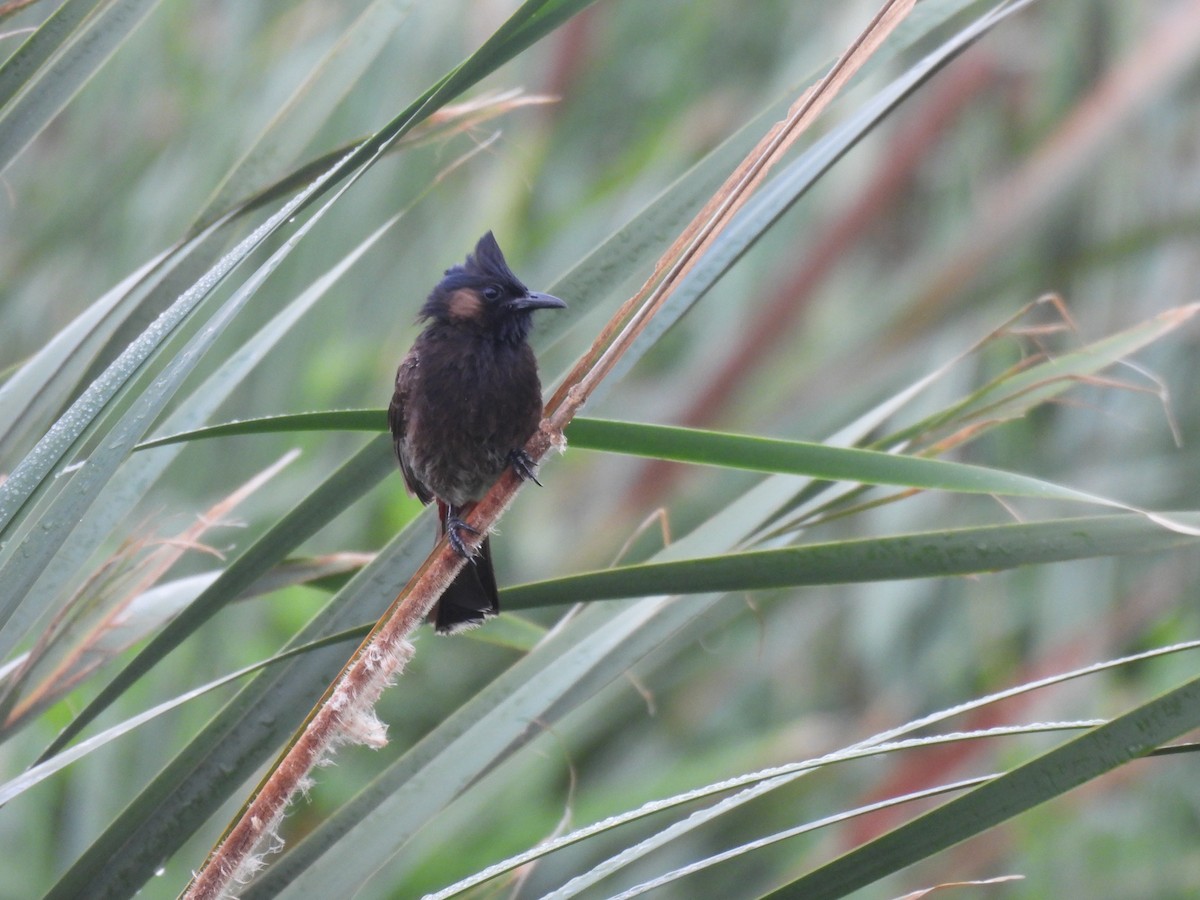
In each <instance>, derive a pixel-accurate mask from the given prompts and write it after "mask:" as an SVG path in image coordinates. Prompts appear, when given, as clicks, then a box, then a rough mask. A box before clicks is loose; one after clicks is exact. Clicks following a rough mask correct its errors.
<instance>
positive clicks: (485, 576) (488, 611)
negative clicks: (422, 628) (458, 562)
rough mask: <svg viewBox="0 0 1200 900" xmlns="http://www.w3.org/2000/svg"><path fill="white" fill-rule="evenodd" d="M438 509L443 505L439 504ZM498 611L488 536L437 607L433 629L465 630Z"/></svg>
mask: <svg viewBox="0 0 1200 900" xmlns="http://www.w3.org/2000/svg"><path fill="white" fill-rule="evenodd" d="M438 506H439V507H440V506H441V503H440V502H439V503H438ZM439 512H441V510H440V509H439ZM439 519H440V520H441V521H443V522H444V521H445V514H444V513H442V515H440V516H439ZM499 612H500V593H499V590H498V589H497V587H496V572H495V570H493V569H492V546H491V542H490V541H489V539H488V538H486V537H485V538H484V539H483V541H482V542H481V543H480V544H479V549H478V550H477V551H476V555H475V557H474V558H473V559H470V560H468V561H467V564H466V565H465V566H463V567H462V570H461V571H460V572H459V573H458V575H456V576H455V578H454V580H453V581H452V582H450V586H449V587H447V588H446V590H445V592H444V593H443V594H442V597H441V599H440V600H438V603H437V606H435V607H434V609H433V620H434V629H435V630H436V631H437V633H438V634H454V633H456V632H459V631H466V630H467V629H469V628H474V627H476V626H477V625H481V624H482V623H483V620H484V619H486V618H487V617H488V616H494V615H496V614H497V613H499Z"/></svg>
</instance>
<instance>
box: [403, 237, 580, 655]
mask: <svg viewBox="0 0 1200 900" xmlns="http://www.w3.org/2000/svg"><path fill="white" fill-rule="evenodd" d="M564 306H566V304H565V303H563V302H562V301H561V300H559V299H558V298H557V297H551V296H550V295H549V294H539V293H535V292H532V291H530V290H529V289H528V288H526V287H525V285H523V284H522V283H521V281H520V280H519V279H518V278H517V276H516V275H514V274H513V273H512V270H511V269H509V267H508V264H507V263H506V262H505V260H504V254H503V253H501V251H500V247H499V245H497V243H496V239H495V238H494V237H493V236H492V233H491V232H490V231H489V232H488V233H487V234H485V235H484V236H483V237H482V238H480V239H479V243H478V244H476V245H475V252H474V253H472V254H471V255H469V256H468V257H467V259H466V262H465V263H464V264H463V265H461V266H454V267H453V268H450V269H448V270H446V274H445V277H443V278H442V280H441V281H440V282H439V283H438V285H437V287H435V288H434V289H433V291H432V292H431V293H430V295H429V297H428V298H427V299H426V301H425V305H424V306H423V307H421V313H420V317H421V318H422V319H424V320H427V321H428V323H429V324H428V325H426V327H425V330H424V331H422V332H421V334H420V335H419V336H418V337H417V339H416V341H415V342H414V343H413V346H412V349H411V350H409V351H408V355H407V356H405V357H404V360H403V361H402V362H401V363H400V368H399V369H398V370H397V372H396V389H395V392H394V394H393V395H392V402H391V405H390V406H389V407H388V424H389V426H390V427H391V431H392V439H393V441H394V442H395V447H396V457H397V459H399V461H400V471H401V472H403V474H404V482H405V484H406V485H407V486H408V489H409V491H410V492H411V493H413V494H415V495H416V496H417V498H418V499H420V501H421V502H422V503H429V502H430V501H432V500H436V501H437V503H438V513H439V521H440V522H441V527H442V530H443V531H444V532H447V533H448V535H449V539H450V543H451V544H452V545H453V546H454V548H455V549H456V550H457V551H458V552H459V553H461V554H462V555H463V556H467V557H469V558H470V562H469V563H468V564H467V565H466V566H465V567H464V568H463V570H462V572H460V573H459V575H458V577H457V578H455V580H454V582H453V583H452V584H451V585H450V586H449V587H448V588H447V589H446V592H445V593H444V594H443V595H442V598H441V600H440V601H438V606H437V611H436V619H435V622H436V628H437V631H438V632H439V633H443V634H444V633H451V632H454V631H458V630H461V629H463V628H466V627H469V626H472V625H477V624H479V623H480V622H482V621H483V619H484V618H485V617H487V616H489V615H495V614H496V613H497V612H499V610H500V604H499V599H498V596H497V590H496V576H495V573H494V572H493V571H492V558H491V548H490V546H489V543H488V539H487V538H486V537H484V539H483V541H482V542H481V543H480V545H479V548H478V551H477V554H476V555H474V556H472V554H471V552H470V550H469V549H468V548H467V545H466V543H465V541H464V534H466V535H473V534H474V533H475V531H474V529H472V528H471V527H470V526H468V525H467V524H466V523H465V522H463V520H462V518H461V516H462V514H463V513H464V511H465V509H466V508H467V507H469V505H470V504H472V503H474V502H475V501H477V500H479V499H481V498H482V497H483V495H484V494H486V493H487V491H488V488H490V487H491V486H492V484H493V483H495V481H496V479H497V478H499V477H500V475H501V473H502V472H503V471H504V468H505V467H506V466H509V465H512V466H513V467H514V468H515V469H516V471H517V473H518V474H519V475H520V476H521V477H522V478H533V472H532V464H531V461H530V460H529V458H528V457H527V456H526V455H525V452H524V450H523V449H522V448H523V447H524V446H525V443H526V441H528V440H529V438H530V437H531V436H532V435H533V433H534V432H535V431H536V430H537V427H538V423H539V422H540V421H541V417H542V388H541V384H540V383H539V381H538V371H537V360H536V359H535V358H534V355H533V350H532V348H530V346H529V343H528V340H527V338H528V336H529V330H530V328H531V326H532V324H533V322H532V314H533V311H534V310H536V309H561V308H563V307H564Z"/></svg>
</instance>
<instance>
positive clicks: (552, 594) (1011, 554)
mask: <svg viewBox="0 0 1200 900" xmlns="http://www.w3.org/2000/svg"><path fill="white" fill-rule="evenodd" d="M1176 517H1177V518H1178V519H1179V520H1181V521H1183V522H1184V523H1185V524H1188V525H1192V526H1197V525H1200V513H1195V512H1189V513H1178V514H1176ZM1195 541H1196V538H1195V537H1193V536H1191V535H1185V534H1180V533H1179V532H1176V531H1170V530H1168V529H1164V528H1162V527H1161V526H1159V525H1157V524H1155V523H1154V522H1153V521H1151V520H1150V519H1147V518H1145V517H1144V516H1140V515H1135V514H1127V515H1116V516H1101V517H1095V518H1080V519H1057V520H1050V521H1045V522H1035V523H1021V524H1014V525H986V526H980V527H976V528H960V529H953V530H948V531H929V532H921V533H915V534H903V535H897V536H894V537H885V538H864V539H860V540H853V541H833V542H830V543H827V544H807V545H804V546H801V547H787V548H784V549H779V550H756V551H750V552H745V553H729V554H724V555H720V556H711V557H702V558H698V559H688V560H679V561H672V562H658V563H644V564H641V565H636V566H620V567H618V568H615V569H603V570H600V571H594V572H584V573H582V574H577V575H567V576H564V577H562V578H554V579H550V580H548V581H539V582H535V583H532V584H523V585H518V586H516V587H511V588H508V589H506V590H505V591H504V592H503V603H504V606H505V608H507V609H528V608H530V607H534V606H547V605H553V604H562V603H568V602H569V603H583V602H587V601H589V600H612V599H619V598H624V597H645V596H653V595H658V594H694V593H708V592H710V591H749V590H767V589H770V588H783V587H800V586H809V585H818V584H853V583H858V582H867V581H891V580H896V579H905V578H937V577H945V576H948V575H968V574H973V573H979V572H997V571H1001V570H1003V569H1010V568H1015V567H1017V566H1025V565H1036V564H1044V563H1050V562H1063V561H1065V560H1071V559H1090V558H1094V557H1101V556H1115V555H1119V554H1124V553H1142V552H1151V551H1158V550H1168V549H1171V548H1174V547H1180V546H1185V545H1188V544H1192V543H1194V542H1195Z"/></svg>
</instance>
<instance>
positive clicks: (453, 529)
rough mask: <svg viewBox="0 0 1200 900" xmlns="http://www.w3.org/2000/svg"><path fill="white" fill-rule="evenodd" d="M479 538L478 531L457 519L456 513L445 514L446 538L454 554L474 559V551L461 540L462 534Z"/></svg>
mask: <svg viewBox="0 0 1200 900" xmlns="http://www.w3.org/2000/svg"><path fill="white" fill-rule="evenodd" d="M464 532H465V533H466V534H469V535H473V536H475V537H478V536H479V529H478V528H472V527H471V526H470V525H468V524H467V523H466V522H464V521H463V520H462V519H460V518H459V517H458V514H457V513H453V512H450V513H447V514H446V538H447V540H449V541H450V546H451V547H453V548H454V552H455V553H457V554H458V555H459V556H461V557H463V558H465V559H474V558H475V552H476V551H475V550H474V549H473V548H471V547H469V546H467V542H466V541H465V540H463V533H464Z"/></svg>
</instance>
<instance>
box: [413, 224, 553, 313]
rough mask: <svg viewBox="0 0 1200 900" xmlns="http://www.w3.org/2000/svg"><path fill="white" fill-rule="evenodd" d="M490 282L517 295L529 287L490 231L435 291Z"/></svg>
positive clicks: (447, 274) (449, 291) (476, 286)
mask: <svg viewBox="0 0 1200 900" xmlns="http://www.w3.org/2000/svg"><path fill="white" fill-rule="evenodd" d="M489 284H498V285H500V287H502V288H504V289H505V291H506V292H507V293H510V294H512V295H513V296H517V297H519V296H522V295H523V294H525V293H527V292H528V290H529V289H528V288H527V287H525V285H524V284H522V283H521V279H519V278H518V277H517V276H516V275H514V274H513V270H512V269H510V268H509V267H508V263H507V262H506V261H505V259H504V253H503V251H501V250H500V245H499V244H497V243H496V238H495V236H494V235H493V234H492V233H491V232H490V231H489V232H488V233H487V234H485V235H484V236H483V237H481V238H480V239H479V242H478V243H477V244H476V245H475V252H474V253H470V254H468V255H467V260H466V262H465V263H463V265H461V266H451V267H450V268H449V269H447V270H446V275H445V277H444V278H442V280H441V283H439V284H438V286H437V288H436V289H435V290H434V294H437V293H439V292H441V293H447V294H448V293H451V292H453V291H456V290H458V289H459V288H482V287H485V286H486V285H489ZM430 299H431V300H432V299H433V297H432V296H431V297H430ZM427 315H428V314H427Z"/></svg>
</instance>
